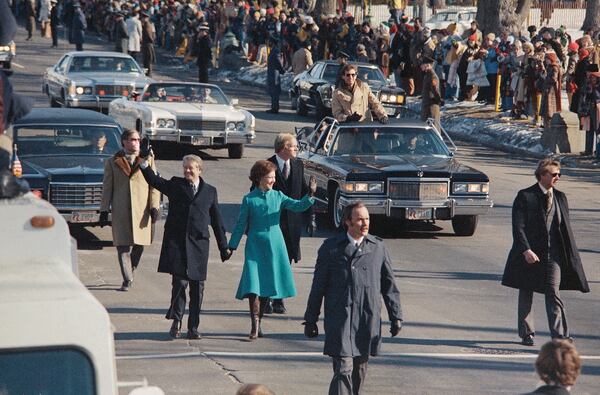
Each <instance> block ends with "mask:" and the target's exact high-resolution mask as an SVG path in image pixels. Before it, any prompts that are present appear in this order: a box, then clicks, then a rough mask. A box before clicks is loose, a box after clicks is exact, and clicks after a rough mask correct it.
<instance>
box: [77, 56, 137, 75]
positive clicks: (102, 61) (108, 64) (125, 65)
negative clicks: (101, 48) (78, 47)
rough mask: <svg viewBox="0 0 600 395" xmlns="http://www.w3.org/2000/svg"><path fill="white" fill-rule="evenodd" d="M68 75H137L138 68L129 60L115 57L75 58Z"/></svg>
mask: <svg viewBox="0 0 600 395" xmlns="http://www.w3.org/2000/svg"><path fill="white" fill-rule="evenodd" d="M69 72H70V73H89V72H95V73H139V72H140V68H139V66H138V65H137V64H136V63H135V61H134V60H133V59H131V58H122V57H117V56H75V57H74V58H73V60H72V61H71V65H70V66H69Z"/></svg>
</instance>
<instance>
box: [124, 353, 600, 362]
mask: <svg viewBox="0 0 600 395" xmlns="http://www.w3.org/2000/svg"><path fill="white" fill-rule="evenodd" d="M537 355H538V354H537V353H533V352H532V353H521V354H479V353H428V352H414V353H410V352H384V353H381V354H379V355H378V356H379V357H392V358H403V357H404V358H449V359H535V358H537ZM199 356H206V357H240V358H252V357H324V356H325V355H323V353H322V352H310V351H306V352H303V351H291V352H230V351H192V352H183V353H174V354H141V355H117V357H116V359H117V360H138V359H169V358H187V357H199ZM579 357H580V358H581V359H583V360H588V361H600V355H580V356H579Z"/></svg>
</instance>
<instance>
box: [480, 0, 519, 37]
mask: <svg viewBox="0 0 600 395" xmlns="http://www.w3.org/2000/svg"><path fill="white" fill-rule="evenodd" d="M530 8H531V0H486V1H479V2H478V3H477V22H478V23H479V26H480V29H481V30H482V31H483V32H484V33H489V32H493V33H499V32H502V31H506V30H507V31H509V32H514V33H516V32H519V31H520V30H521V29H522V27H523V24H524V22H525V21H526V19H527V15H529V9H530Z"/></svg>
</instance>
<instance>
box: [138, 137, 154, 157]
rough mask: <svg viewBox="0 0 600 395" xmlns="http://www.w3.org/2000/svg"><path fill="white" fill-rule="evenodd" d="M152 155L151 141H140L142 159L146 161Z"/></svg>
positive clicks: (145, 138) (146, 138)
mask: <svg viewBox="0 0 600 395" xmlns="http://www.w3.org/2000/svg"><path fill="white" fill-rule="evenodd" d="M151 153H152V146H151V145H150V140H149V139H148V137H144V138H143V139H142V141H140V158H142V159H146V158H147V157H149V156H150V154H151Z"/></svg>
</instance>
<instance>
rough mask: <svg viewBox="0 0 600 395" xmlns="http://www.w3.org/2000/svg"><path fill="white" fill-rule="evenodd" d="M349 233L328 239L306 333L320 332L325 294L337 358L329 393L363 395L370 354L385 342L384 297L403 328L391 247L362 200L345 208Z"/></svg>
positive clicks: (329, 343)
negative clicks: (373, 231) (375, 231)
mask: <svg viewBox="0 0 600 395" xmlns="http://www.w3.org/2000/svg"><path fill="white" fill-rule="evenodd" d="M342 220H343V224H344V227H345V228H346V232H344V233H340V234H339V235H338V236H335V237H332V238H329V239H327V240H325V241H324V242H323V245H322V246H321V248H319V253H318V256H317V264H316V266H315V274H314V277H313V282H312V287H311V290H310V295H309V297H308V303H307V306H306V312H305V313H304V320H305V322H304V325H305V327H304V334H305V335H306V336H307V337H316V336H317V335H318V334H319V330H318V327H317V321H318V319H319V315H320V313H321V305H322V303H323V299H325V308H324V311H325V350H324V354H325V355H329V356H330V357H331V358H332V359H333V378H332V380H331V384H330V385H329V395H338V394H340V395H341V394H343V395H355V394H360V392H361V387H362V385H363V384H364V380H365V377H366V375H367V364H368V361H369V356H371V355H373V356H374V355H377V354H378V353H379V348H380V346H381V299H382V298H383V303H384V304H385V307H386V309H387V312H388V317H389V319H390V322H391V326H390V333H391V335H392V337H394V336H396V335H397V334H398V333H399V332H400V329H401V328H402V308H401V306H400V292H399V291H398V287H397V286H396V282H395V280H394V271H393V269H392V262H391V259H390V254H389V251H388V249H387V248H386V246H385V245H384V243H383V240H381V239H380V238H379V237H375V236H371V235H370V234H369V211H368V210H367V208H366V207H365V205H364V204H363V203H361V202H356V203H352V204H350V205H348V206H346V207H345V208H344V212H343V214H342Z"/></svg>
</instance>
